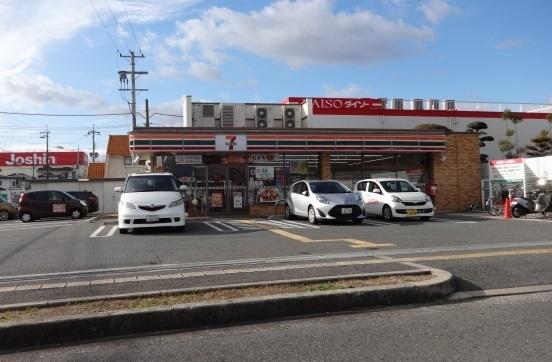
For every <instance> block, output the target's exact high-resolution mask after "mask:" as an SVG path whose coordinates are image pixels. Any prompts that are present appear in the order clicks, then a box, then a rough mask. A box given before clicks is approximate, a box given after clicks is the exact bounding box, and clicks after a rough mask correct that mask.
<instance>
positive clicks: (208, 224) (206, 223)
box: [203, 221, 224, 232]
mask: <svg viewBox="0 0 552 362" xmlns="http://www.w3.org/2000/svg"><path fill="white" fill-rule="evenodd" d="M203 223H204V224H205V225H207V226H209V227H210V228H212V229H215V230H216V231H222V232H223V231H224V230H222V229H221V228H219V227H217V226H215V225H213V224H211V223H210V222H208V221H204V222H203Z"/></svg>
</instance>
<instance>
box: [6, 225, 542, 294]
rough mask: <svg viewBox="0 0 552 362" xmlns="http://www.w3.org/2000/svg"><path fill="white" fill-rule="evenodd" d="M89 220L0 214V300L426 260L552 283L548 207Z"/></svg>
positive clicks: (502, 284)
mask: <svg viewBox="0 0 552 362" xmlns="http://www.w3.org/2000/svg"><path fill="white" fill-rule="evenodd" d="M89 221H90V220H81V221H73V220H70V219H56V220H46V221H38V222H34V223H30V224H23V223H21V222H19V221H9V222H6V223H0V304H11V303H19V302H30V301H44V300H51V299H56V298H57V299H59V298H74V297H79V296H83V297H89V296H94V295H112V294H118V293H130V292H143V291H152V290H160V289H175V288H184V287H198V286H210V285H224V284H234V283H246V282H253V281H262V280H284V279H296V278H301V277H317V276H331V275H344V274H355V273H366V272H378V271H391V270H405V269H413V268H424V267H435V268H440V269H444V270H448V271H450V272H452V273H453V274H454V275H455V276H456V277H457V281H458V286H459V289H460V290H474V289H487V288H508V287H517V286H526V285H538V284H550V283H552V263H550V262H549V261H550V257H551V254H552V237H550V228H551V226H552V224H551V222H552V219H547V218H544V219H543V218H538V219H537V218H527V219H520V220H503V219H501V218H492V217H489V216H488V215H486V214H438V215H437V216H436V217H435V218H434V219H433V220H431V221H429V222H422V221H419V220H405V221H395V222H391V223H387V222H384V221H383V220H381V219H377V218H369V219H366V220H365V221H364V222H363V223H362V224H360V225H353V224H352V223H347V222H342V223H324V224H318V225H311V224H309V223H308V222H307V221H306V220H301V219H297V220H291V221H290V220H284V219H282V218H279V217H273V218H269V219H262V218H213V219H206V218H202V219H192V220H189V223H188V227H187V230H186V231H184V232H177V231H174V230H167V229H155V230H140V231H137V232H135V233H131V234H128V235H120V234H119V233H118V230H117V226H116V224H115V220H113V219H107V220H96V221H93V222H89ZM412 263H416V265H414V266H413V264H412Z"/></svg>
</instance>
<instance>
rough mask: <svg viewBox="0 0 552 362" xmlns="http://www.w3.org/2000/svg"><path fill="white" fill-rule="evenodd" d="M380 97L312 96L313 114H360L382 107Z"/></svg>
mask: <svg viewBox="0 0 552 362" xmlns="http://www.w3.org/2000/svg"><path fill="white" fill-rule="evenodd" d="M382 108H383V103H382V101H381V99H374V98H313V99H312V112H313V114H350V115H362V114H366V113H367V111H370V110H374V109H382Z"/></svg>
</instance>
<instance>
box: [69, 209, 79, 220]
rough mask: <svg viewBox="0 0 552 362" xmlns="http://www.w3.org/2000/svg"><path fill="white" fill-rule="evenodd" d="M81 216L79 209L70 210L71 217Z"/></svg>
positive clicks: (77, 217)
mask: <svg viewBox="0 0 552 362" xmlns="http://www.w3.org/2000/svg"><path fill="white" fill-rule="evenodd" d="M81 217H82V213H81V212H80V210H73V211H71V219H80V218H81Z"/></svg>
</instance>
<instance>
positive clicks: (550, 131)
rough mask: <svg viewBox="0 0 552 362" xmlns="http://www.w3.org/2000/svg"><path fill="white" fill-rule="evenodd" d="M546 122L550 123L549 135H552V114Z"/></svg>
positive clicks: (547, 116) (547, 117)
mask: <svg viewBox="0 0 552 362" xmlns="http://www.w3.org/2000/svg"><path fill="white" fill-rule="evenodd" d="M546 120H547V121H548V133H549V134H551V135H552V113H551V114H548V115H546Z"/></svg>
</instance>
